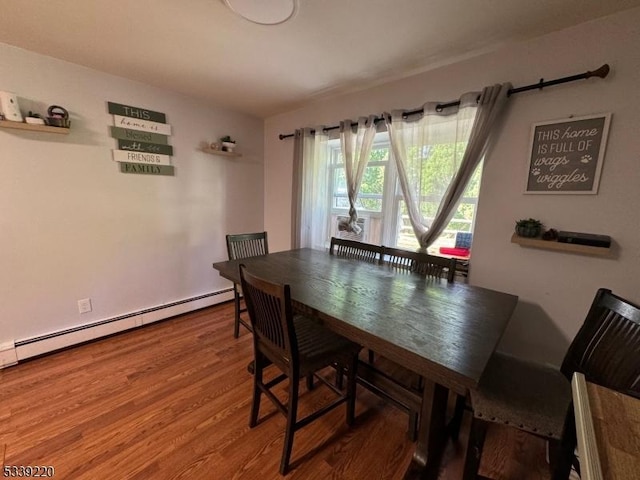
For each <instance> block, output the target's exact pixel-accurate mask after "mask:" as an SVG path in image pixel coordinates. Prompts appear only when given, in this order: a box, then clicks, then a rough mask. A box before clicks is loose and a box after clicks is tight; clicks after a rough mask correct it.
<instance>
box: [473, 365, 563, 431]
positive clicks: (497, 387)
mask: <svg viewBox="0 0 640 480" xmlns="http://www.w3.org/2000/svg"><path fill="white" fill-rule="evenodd" d="M570 402H571V384H570V383H569V381H568V380H567V379H566V377H565V376H564V375H562V373H560V371H559V370H556V369H553V368H551V367H546V366H544V365H539V364H535V363H530V362H526V361H523V360H519V359H516V358H514V357H510V356H507V355H503V354H499V353H495V354H494V355H493V356H492V358H491V360H490V361H489V364H488V365H487V368H486V370H485V373H484V374H483V376H482V379H481V380H480V386H479V388H478V389H477V390H472V391H471V403H472V405H473V411H474V416H476V417H477V418H481V419H482V420H485V421H491V422H496V423H504V424H511V425H513V426H515V427H518V428H520V429H522V430H526V431H528V432H531V433H534V434H536V435H542V436H545V437H549V438H555V439H559V438H560V437H561V435H562V429H563V426H564V421H565V416H566V414H567V411H568V408H569V406H570Z"/></svg>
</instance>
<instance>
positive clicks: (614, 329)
mask: <svg viewBox="0 0 640 480" xmlns="http://www.w3.org/2000/svg"><path fill="white" fill-rule="evenodd" d="M638 352H640V307H638V306H637V305H634V304H632V303H631V302H629V301H627V300H625V299H623V298H621V297H618V296H616V295H614V294H613V293H611V290H607V289H603V288H601V289H599V290H598V291H597V293H596V296H595V298H594V300H593V303H592V304H591V308H590V309H589V312H588V313H587V316H586V319H585V321H584V323H583V325H582V327H581V328H580V330H579V331H578V333H577V334H576V336H575V338H574V339H573V341H572V342H571V345H570V346H569V349H568V351H567V353H566V355H565V357H564V360H563V362H562V366H561V368H560V370H557V369H554V368H550V367H545V366H541V365H538V364H533V363H530V362H525V361H523V360H519V359H516V358H513V357H508V356H506V355H503V354H498V353H496V354H494V355H493V357H492V358H491V360H490V361H489V364H488V365H487V368H486V370H485V373H484V374H483V376H482V379H481V381H480V385H479V388H478V389H477V390H474V391H471V405H472V408H473V419H472V424H471V431H470V435H469V437H470V438H469V445H468V447H467V454H466V459H465V466H464V476H463V478H464V480H470V479H476V478H482V477H478V476H477V471H478V466H479V464H480V459H481V456H482V448H483V444H484V438H485V434H486V430H487V427H488V425H489V424H490V423H502V424H505V425H509V426H512V427H514V428H517V429H519V430H522V431H525V432H529V433H531V434H533V435H537V436H539V437H542V438H545V439H547V440H548V441H549V457H550V467H551V471H552V478H553V479H554V480H560V479H562V480H565V479H567V478H568V477H569V474H570V470H571V464H572V463H574V462H575V458H574V449H575V446H576V431H575V421H574V416H573V407H572V400H571V384H570V382H571V377H572V376H573V374H574V372H580V373H583V374H584V375H585V377H586V380H587V381H589V382H592V383H596V384H598V385H602V386H604V387H607V388H609V389H612V390H616V391H619V392H622V393H625V394H627V395H632V396H635V397H638V398H640V360H639V357H638Z"/></svg>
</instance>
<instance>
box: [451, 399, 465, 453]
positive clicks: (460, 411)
mask: <svg viewBox="0 0 640 480" xmlns="http://www.w3.org/2000/svg"><path fill="white" fill-rule="evenodd" d="M466 405H467V399H466V397H465V396H464V395H456V405H455V408H454V411H453V417H452V418H451V421H450V422H449V429H450V435H451V439H452V440H453V441H454V442H457V441H458V437H459V436H460V427H461V425H462V417H464V409H465V407H466Z"/></svg>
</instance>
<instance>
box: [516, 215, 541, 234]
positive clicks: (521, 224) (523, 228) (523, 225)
mask: <svg viewBox="0 0 640 480" xmlns="http://www.w3.org/2000/svg"><path fill="white" fill-rule="evenodd" d="M541 231H542V222H541V221H540V220H536V219H535V218H527V219H522V220H518V221H517V222H516V234H517V235H518V236H520V237H527V238H535V237H538V236H539V235H540V232H541Z"/></svg>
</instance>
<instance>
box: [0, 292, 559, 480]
mask: <svg viewBox="0 0 640 480" xmlns="http://www.w3.org/2000/svg"><path fill="white" fill-rule="evenodd" d="M232 331H233V305H232V304H223V305H219V306H215V307H210V308H207V309H203V310H200V311H197V312H193V313H189V314H186V315H182V316H179V317H176V318H173V319H170V320H167V321H163V322H159V323H156V324H153V325H149V326H145V327H142V328H140V329H136V330H132V331H129V332H125V333H122V334H118V335H114V336H112V337H109V338H106V339H102V340H98V341H94V342H91V343H88V344H85V345H81V346H77V347H74V348H70V349H67V350H64V351H60V352H57V353H53V354H49V355H46V356H43V357H40V358H37V359H33V360H29V361H25V362H23V363H21V364H19V365H17V366H14V367H10V368H6V369H4V370H0V456H2V457H3V464H4V465H7V466H14V465H16V466H17V465H23V466H36V465H38V466H49V465H50V466H53V467H54V468H55V477H54V478H56V479H60V480H85V479H86V480H88V479H91V480H103V479H104V480H107V479H109V480H112V479H113V480H120V479H127V480H129V479H131V480H147V479H154V480H164V479H191V480H194V479H195V480H200V479H202V480H217V479H220V480H227V479H260V480H269V479H279V478H283V477H281V476H280V475H279V474H278V466H279V462H280V454H281V452H282V442H283V436H284V425H285V419H284V417H283V416H282V415H280V414H279V413H278V412H277V411H276V410H275V408H274V407H273V406H272V404H271V402H269V401H268V400H267V399H263V401H262V409H261V422H260V423H259V424H258V426H257V427H256V428H254V429H249V427H248V420H249V405H250V398H251V389H252V379H251V376H250V375H249V373H248V372H247V369H246V366H247V363H248V362H249V361H250V359H251V357H252V344H251V337H250V334H249V333H247V332H246V331H243V333H242V335H241V337H240V338H239V339H234V338H233V334H232ZM332 373H333V372H331V371H330V370H327V371H326V375H327V376H329V375H332ZM285 383H286V382H285ZM301 388H302V389H304V388H305V387H304V386H302V387H301ZM283 393H284V390H283ZM330 395H331V393H330V392H329V390H328V389H327V388H325V387H322V386H320V387H318V388H316V389H314V390H313V391H311V392H306V391H303V392H302V393H301V408H302V410H303V412H302V413H304V411H305V407H308V406H311V407H317V406H318V405H319V404H321V403H322V402H323V401H324V400H326V399H327V398H329V397H330ZM283 398H285V395H283ZM356 415H357V420H356V425H355V426H354V427H353V428H352V429H348V428H347V427H346V425H345V423H344V418H345V413H344V408H342V407H340V408H338V409H336V410H334V411H333V412H331V413H330V414H328V415H325V416H324V417H323V418H321V419H319V420H317V421H315V422H313V423H312V424H310V425H309V426H307V427H305V428H304V429H302V430H301V431H299V432H298V433H297V434H296V438H295V441H294V447H293V470H292V471H291V472H290V473H289V474H288V475H287V476H286V477H285V478H288V479H301V480H312V479H319V480H320V479H323V480H324V479H329V478H330V479H371V480H373V479H383V480H392V479H401V478H402V476H403V472H404V471H405V469H406V467H407V465H408V464H409V461H410V458H411V454H412V452H413V444H412V443H411V442H409V441H408V440H407V436H406V429H407V416H406V415H405V414H404V413H402V412H400V411H399V410H396V409H395V408H393V407H392V406H389V405H386V404H385V403H384V402H383V401H382V400H380V399H379V398H377V397H376V396H374V395H373V394H371V393H370V392H368V391H366V390H364V389H363V388H362V387H358V402H357V407H356ZM468 423H469V419H468V418H466V419H465V423H464V426H463V432H462V434H461V436H460V440H459V441H458V443H456V444H453V443H451V444H450V445H449V446H448V447H447V451H446V453H445V459H444V461H443V465H442V469H441V474H440V477H439V478H440V479H441V480H455V479H458V478H460V476H461V468H462V459H463V456H464V450H465V444H466V430H467V429H468ZM544 455H545V453H544V442H542V441H541V440H539V439H536V438H533V437H531V436H528V435H524V434H518V433H516V432H514V431H513V430H511V429H508V428H504V429H502V428H499V427H496V428H493V429H491V430H490V432H489V435H488V438H487V444H486V447H485V455H484V458H483V464H482V466H481V474H482V475H485V476H488V477H491V478H493V479H495V480H506V479H513V480H540V479H545V478H549V477H548V474H547V469H546V464H545V460H544Z"/></svg>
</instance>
